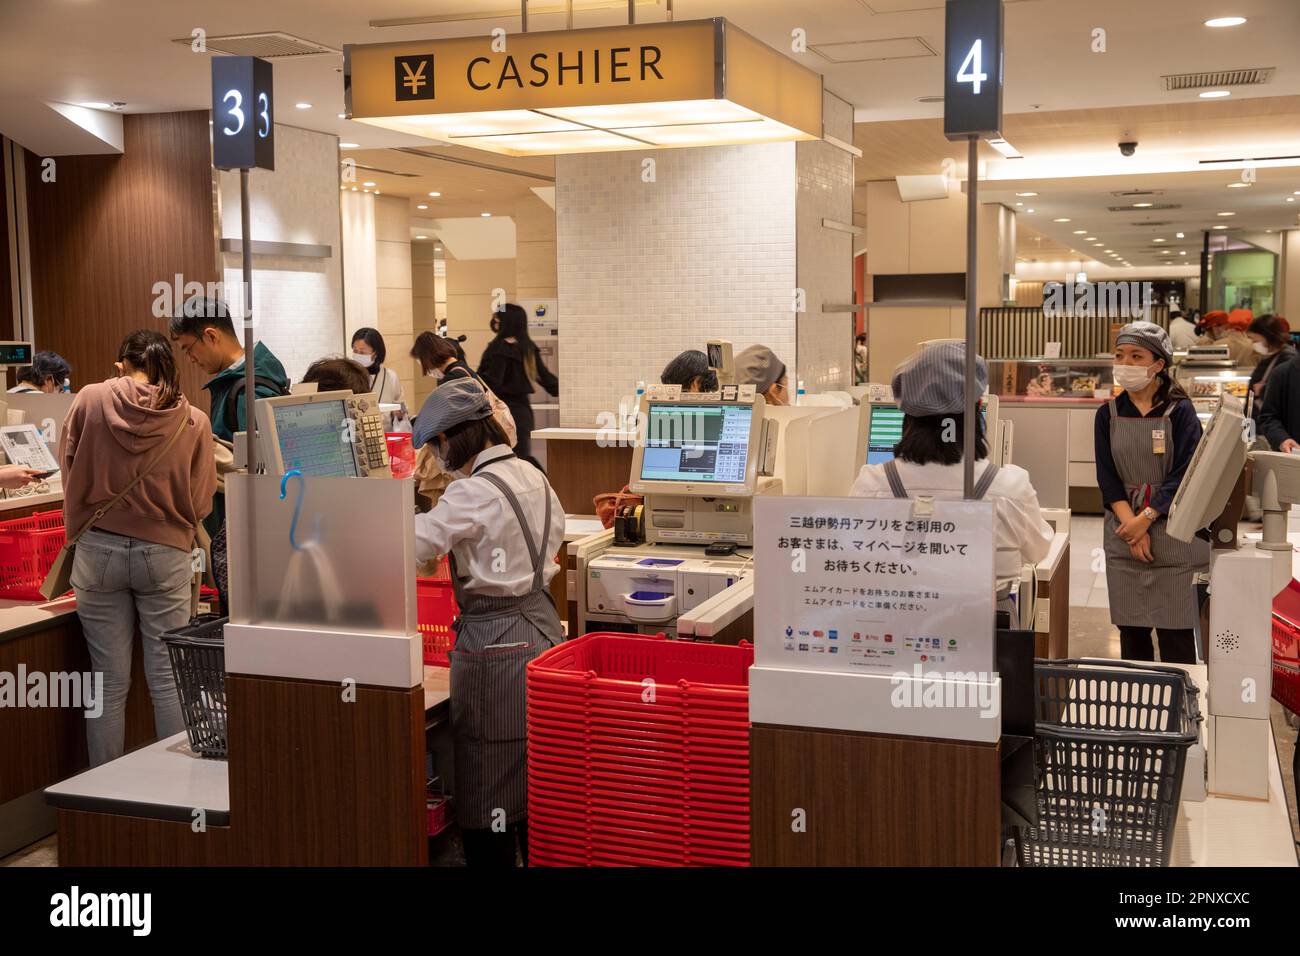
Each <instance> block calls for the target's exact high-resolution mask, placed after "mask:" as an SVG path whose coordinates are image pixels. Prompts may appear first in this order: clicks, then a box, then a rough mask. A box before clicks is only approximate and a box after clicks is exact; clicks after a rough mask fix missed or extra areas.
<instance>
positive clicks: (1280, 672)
mask: <svg viewBox="0 0 1300 956" xmlns="http://www.w3.org/2000/svg"><path fill="white" fill-rule="evenodd" d="M1273 698H1274V699H1275V700H1276V701H1277V702H1278V703H1279V704H1281V705H1282V706H1283V707H1285V708H1286V709H1287V710H1289V711H1291V713H1293V714H1300V582H1297V581H1295V580H1292V581H1291V583H1290V584H1288V585H1287V586H1286V587H1285V588H1283V589H1282V590H1281V592H1280V593H1279V594H1278V595H1277V597H1275V598H1274V599H1273Z"/></svg>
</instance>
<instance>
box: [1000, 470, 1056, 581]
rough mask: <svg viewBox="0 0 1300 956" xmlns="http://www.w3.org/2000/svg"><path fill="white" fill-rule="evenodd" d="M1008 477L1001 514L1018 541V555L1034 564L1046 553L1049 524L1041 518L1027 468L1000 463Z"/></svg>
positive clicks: (1049, 534) (1051, 534)
mask: <svg viewBox="0 0 1300 956" xmlns="http://www.w3.org/2000/svg"><path fill="white" fill-rule="evenodd" d="M1001 473H1002V474H1006V475H1007V478H1008V482H1007V484H1008V488H1007V492H1006V496H1005V497H1004V498H1003V499H1002V500H1003V501H1004V502H1005V508H1004V510H1003V516H1004V518H1005V519H1006V521H1007V523H1008V525H1009V528H1010V530H1011V532H1012V534H1013V535H1014V536H1015V540H1016V541H1017V542H1018V543H1019V544H1020V556H1021V558H1022V559H1023V560H1024V562H1025V563H1026V564H1037V563H1038V562H1039V561H1041V560H1043V558H1045V557H1047V552H1048V550H1049V549H1050V548H1051V546H1052V538H1053V536H1054V534H1055V533H1054V532H1053V531H1052V526H1051V525H1049V524H1048V523H1047V522H1046V521H1044V520H1043V512H1042V510H1041V509H1040V508H1039V507H1038V492H1036V491H1035V490H1034V486H1033V483H1032V482H1030V480H1029V472H1027V471H1025V470H1024V469H1023V468H1021V467H1019V466H1017V465H1007V466H1005V467H1003V469H1002V472H1001Z"/></svg>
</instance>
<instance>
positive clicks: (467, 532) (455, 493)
mask: <svg viewBox="0 0 1300 956" xmlns="http://www.w3.org/2000/svg"><path fill="white" fill-rule="evenodd" d="M414 440H415V442H416V444H418V445H423V444H425V443H426V442H428V443H430V444H431V446H432V450H433V454H434V455H435V457H436V458H437V459H438V464H439V466H440V467H441V468H442V470H443V471H445V472H446V473H447V474H449V475H451V476H452V477H453V480H452V482H451V484H450V485H448V487H447V490H446V492H444V493H443V496H442V498H441V499H440V500H439V501H438V504H437V505H436V506H435V507H434V509H433V510H432V511H430V512H429V513H427V514H421V515H416V516H415V553H416V558H417V559H418V560H419V561H428V560H431V559H433V558H436V557H438V556H440V555H443V554H446V555H449V557H450V563H451V572H452V582H453V586H454V588H455V593H456V605H457V607H458V608H459V609H460V615H459V617H457V619H456V623H455V625H454V629H455V631H456V643H455V646H454V647H453V649H452V651H451V731H452V739H453V742H454V744H455V756H456V791H455V792H456V817H457V820H458V821H459V823H460V826H461V838H462V841H463V843H464V846H465V863H466V865H468V866H494V865H495V866H514V862H515V847H516V840H517V842H518V846H519V850H520V852H521V853H522V855H523V858H524V861H525V862H527V860H528V842H527V841H528V831H527V826H526V814H527V785H528V781H527V775H526V774H527V769H526V756H527V754H526V749H525V738H526V732H525V723H524V710H525V681H524V669H525V667H526V666H527V665H528V662H529V661H531V660H532V659H533V658H534V657H536V656H537V655H539V654H541V653H542V652H543V651H545V650H546V649H547V648H550V647H552V646H554V645H555V644H558V643H560V641H562V640H564V631H563V629H562V628H561V627H560V619H559V617H558V616H557V615H556V613H555V606H554V605H553V604H552V602H551V595H550V592H549V591H548V590H547V587H546V585H547V583H548V582H549V581H550V579H551V578H552V577H554V576H555V574H556V573H557V572H558V571H559V566H558V565H557V564H556V563H555V561H554V558H555V554H556V552H557V551H558V550H559V549H560V544H561V542H562V541H563V540H564V509H563V508H562V507H560V501H559V499H558V498H557V497H556V496H555V492H554V491H552V490H551V486H550V484H549V483H548V482H547V480H546V476H545V475H544V474H543V473H542V472H541V471H540V470H538V469H537V468H535V467H533V466H532V465H530V464H528V463H527V462H524V461H522V460H521V459H519V458H516V457H515V454H514V452H512V451H511V450H510V444H509V440H508V439H507V438H506V435H505V433H504V432H503V431H502V430H501V426H500V425H498V424H497V422H496V420H495V419H494V418H493V417H492V406H491V404H490V403H489V402H488V398H487V396H486V395H485V394H484V392H483V389H482V388H481V387H480V386H479V384H478V383H477V382H475V381H474V380H473V379H457V380H454V381H450V382H446V383H444V384H442V385H440V386H438V388H437V389H436V390H435V391H434V393H433V395H431V396H430V397H429V400H428V401H427V402H425V405H424V408H423V409H422V410H421V412H420V416H419V418H418V419H417V421H416V427H415V436H414ZM502 812H504V815H505V816H504V822H505V824H506V827H505V829H504V830H502V831H500V832H498V828H497V826H496V824H498V823H499V822H501V821H500V816H501V813H502Z"/></svg>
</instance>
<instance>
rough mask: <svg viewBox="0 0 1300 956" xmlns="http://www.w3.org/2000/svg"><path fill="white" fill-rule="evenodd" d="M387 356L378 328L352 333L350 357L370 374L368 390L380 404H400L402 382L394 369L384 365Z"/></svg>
mask: <svg viewBox="0 0 1300 956" xmlns="http://www.w3.org/2000/svg"><path fill="white" fill-rule="evenodd" d="M387 357H388V348H387V347H386V346H385V345H384V337H383V336H382V335H380V334H379V330H378V329H370V328H365V329H357V330H356V331H355V332H353V333H352V355H351V358H352V361H354V362H356V363H357V364H358V365H360V366H361V367H362V368H363V369H365V370H366V372H367V373H368V374H369V375H370V391H371V392H373V393H375V395H376V396H377V400H378V401H379V403H380V404H381V405H384V404H387V405H401V404H403V402H404V401H405V399H404V397H403V396H402V383H401V381H400V380H399V379H398V377H397V371H396V370H395V369H391V368H386V367H385V366H384V359H386V358H387Z"/></svg>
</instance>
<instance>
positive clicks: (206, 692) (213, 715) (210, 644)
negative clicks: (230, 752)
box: [162, 614, 229, 760]
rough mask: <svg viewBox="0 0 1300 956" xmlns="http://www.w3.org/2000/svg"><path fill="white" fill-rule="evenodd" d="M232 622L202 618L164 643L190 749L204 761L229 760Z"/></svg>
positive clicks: (166, 637) (171, 633)
mask: <svg viewBox="0 0 1300 956" xmlns="http://www.w3.org/2000/svg"><path fill="white" fill-rule="evenodd" d="M228 620H229V618H227V617H222V616H219V615H216V614H205V615H201V616H199V617H197V618H195V619H194V620H192V621H190V624H189V626H188V627H183V628H181V629H180V630H176V631H169V632H168V633H166V634H164V635H163V637H162V639H163V642H164V643H166V645H167V652H168V654H169V655H170V657H171V662H172V673H173V674H175V675H176V694H177V696H178V697H179V698H180V702H181V716H182V717H184V719H185V732H186V733H187V734H188V735H189V738H190V749H191V750H193V751H194V752H195V753H196V754H199V755H200V756H203V757H214V758H217V759H219V760H224V759H225V757H226V640H225V626H226V622H227V621H228Z"/></svg>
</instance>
